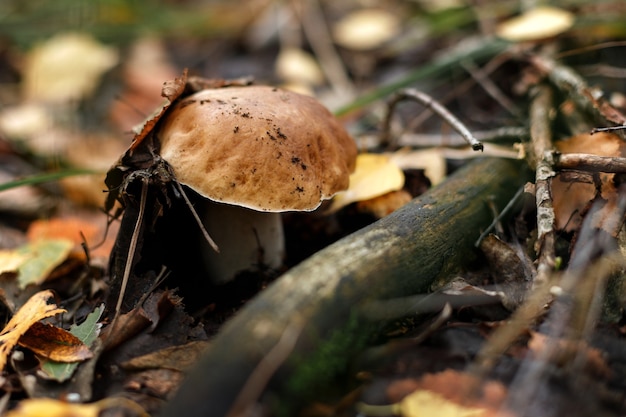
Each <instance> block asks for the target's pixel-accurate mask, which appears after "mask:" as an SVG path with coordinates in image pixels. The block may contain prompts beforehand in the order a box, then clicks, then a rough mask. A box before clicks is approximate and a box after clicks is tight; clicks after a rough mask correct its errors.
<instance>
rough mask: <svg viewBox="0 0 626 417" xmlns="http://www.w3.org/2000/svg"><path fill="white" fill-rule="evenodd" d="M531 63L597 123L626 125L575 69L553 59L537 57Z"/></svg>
mask: <svg viewBox="0 0 626 417" xmlns="http://www.w3.org/2000/svg"><path fill="white" fill-rule="evenodd" d="M530 62H531V63H532V64H533V65H534V66H535V67H536V68H537V69H539V70H540V71H541V72H543V73H544V74H545V75H546V76H547V77H548V78H549V79H550V81H551V82H552V83H553V84H554V85H555V86H556V87H557V88H558V89H559V90H561V91H563V92H564V93H565V94H567V95H568V96H569V97H570V98H571V99H572V100H573V101H574V103H576V106H577V107H578V108H580V109H581V110H582V111H584V112H585V113H587V114H590V115H592V117H593V119H594V121H595V123H597V124H598V125H602V126H604V125H606V124H607V123H612V124H614V125H619V126H622V125H626V116H624V115H623V114H621V113H620V112H619V111H618V110H617V109H616V108H614V107H613V106H611V104H610V103H608V102H607V101H606V100H604V99H602V92H601V91H598V90H596V89H591V88H589V86H588V85H587V83H586V82H585V80H584V79H583V78H582V77H581V76H580V75H578V73H576V72H575V71H574V70H573V69H571V68H570V67H567V66H565V65H562V64H560V63H558V62H557V61H555V60H553V59H552V58H549V57H546V56H540V55H535V56H533V57H532V58H531V60H530Z"/></svg>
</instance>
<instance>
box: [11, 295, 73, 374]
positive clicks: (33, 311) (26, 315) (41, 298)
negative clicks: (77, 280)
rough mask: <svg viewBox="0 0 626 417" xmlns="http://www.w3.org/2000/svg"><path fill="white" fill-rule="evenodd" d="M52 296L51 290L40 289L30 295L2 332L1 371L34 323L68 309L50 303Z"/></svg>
mask: <svg viewBox="0 0 626 417" xmlns="http://www.w3.org/2000/svg"><path fill="white" fill-rule="evenodd" d="M52 297H53V294H52V291H50V290H46V291H40V292H38V293H37V294H35V295H33V296H32V297H30V298H29V299H28V301H27V302H26V303H25V304H24V305H23V306H22V307H20V309H19V310H18V311H17V313H15V315H14V316H13V317H12V318H11V320H10V321H9V322H8V323H7V325H6V326H5V327H4V329H3V330H2V332H0V371H1V370H3V369H4V366H5V365H6V362H7V357H8V356H9V354H10V353H11V350H12V349H13V347H14V346H15V345H16V344H17V342H18V340H19V339H20V337H21V336H22V335H23V334H24V333H26V331H27V330H28V329H29V328H30V327H31V326H32V325H33V324H34V323H36V322H38V321H39V320H41V319H44V318H46V317H51V316H54V315H55V314H59V313H64V312H65V311H66V310H64V309H62V308H57V306H56V304H49V303H48V301H50V299H52Z"/></svg>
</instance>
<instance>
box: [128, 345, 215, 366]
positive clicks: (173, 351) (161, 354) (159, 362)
mask: <svg viewBox="0 0 626 417" xmlns="http://www.w3.org/2000/svg"><path fill="white" fill-rule="evenodd" d="M208 347H209V342H207V341H203V340H199V341H195V342H189V343H186V344H184V345H180V346H171V347H168V348H165V349H161V350H158V351H156V352H152V353H148V354H146V355H143V356H138V357H136V358H133V359H131V360H129V361H127V362H124V363H122V365H121V366H122V368H123V369H126V370H133V371H137V370H143V369H155V368H156V369H160V368H166V369H172V370H175V371H186V370H187V369H189V367H190V366H191V365H193V364H194V363H196V361H197V359H198V357H199V356H200V355H201V354H202V353H203V352H205V351H206V349H207V348H208Z"/></svg>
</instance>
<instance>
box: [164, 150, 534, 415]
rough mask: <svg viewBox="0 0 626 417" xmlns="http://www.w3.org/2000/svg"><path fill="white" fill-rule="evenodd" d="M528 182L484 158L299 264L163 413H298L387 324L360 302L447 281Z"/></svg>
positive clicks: (519, 171)
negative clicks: (496, 213) (255, 409)
mask: <svg viewBox="0 0 626 417" xmlns="http://www.w3.org/2000/svg"><path fill="white" fill-rule="evenodd" d="M527 178H528V175H527V173H526V170H525V169H524V168H523V164H522V163H521V162H520V161H512V160H504V159H479V160H477V161H474V162H472V163H470V164H468V165H467V166H466V167H464V168H462V169H460V170H458V171H457V172H456V173H455V174H453V175H452V176H451V177H450V178H449V179H448V180H447V181H445V182H444V183H443V184H441V185H440V186H438V187H436V188H434V189H432V190H430V191H429V192H427V193H426V194H424V195H422V196H420V197H418V198H417V199H415V200H413V201H412V202H410V203H409V204H407V205H406V206H404V207H402V208H401V209H399V210H397V211H396V212H394V213H392V214H391V215H389V216H387V217H385V218H383V219H381V220H379V221H377V222H375V223H373V224H372V225H370V226H368V227H365V228H363V229H361V230H359V231H357V232H355V233H353V234H351V235H350V236H347V237H345V238H343V239H341V240H339V241H337V242H336V243H334V244H332V245H330V246H328V247H327V248H325V249H323V250H321V251H320V252H318V253H316V254H315V255H313V256H311V257H310V258H309V259H307V260H305V261H303V262H302V263H301V264H299V265H297V266H295V267H294V268H292V269H291V270H289V271H288V272H287V273H285V274H284V275H282V276H281V277H279V278H278V279H277V280H276V281H275V282H274V283H273V284H272V285H271V286H270V287H268V288H267V289H266V290H264V291H263V292H262V293H260V294H259V295H258V296H257V297H256V298H255V299H253V300H252V301H251V302H249V304H247V305H246V306H245V307H244V308H243V309H242V310H241V311H239V312H238V314H237V315H236V316H235V317H234V318H233V319H232V320H231V321H229V322H228V323H226V324H225V325H224V327H223V328H222V330H221V331H220V333H219V334H218V335H217V336H216V338H215V339H214V340H213V341H212V343H211V347H210V348H209V350H208V352H207V354H206V355H205V356H204V358H203V359H202V360H201V361H200V362H199V363H198V364H196V366H194V367H193V369H192V370H190V373H189V375H188V377H187V379H186V381H185V382H184V383H183V384H182V386H181V388H180V389H179V391H178V393H177V394H176V396H175V398H174V399H173V400H172V401H171V402H170V403H169V404H168V405H167V406H166V408H165V410H164V413H163V415H164V416H167V417H178V416H181V415H183V416H188V417H195V416H198V417H200V416H203V417H206V416H219V417H222V416H226V415H247V412H248V411H249V410H250V408H247V407H251V406H254V405H255V404H256V406H258V405H259V404H262V406H263V407H267V408H269V410H270V413H271V414H272V415H276V414H278V415H295V411H296V410H297V409H298V407H299V406H300V405H302V403H303V402H304V401H305V400H306V397H307V396H308V395H311V394H313V395H316V393H319V388H320V387H324V386H328V385H329V384H332V381H335V380H336V378H337V377H339V376H342V375H346V373H347V372H348V371H349V365H350V360H351V359H354V357H355V355H357V354H358V352H359V351H360V350H361V349H362V348H363V347H364V346H366V345H367V343H368V342H369V341H370V338H371V337H372V335H373V334H375V332H376V330H377V329H380V326H381V325H382V324H383V323H373V322H371V321H368V320H367V319H366V318H365V317H364V315H363V314H362V313H361V312H362V306H363V305H364V304H365V303H366V302H368V301H372V300H381V299H389V298H393V297H400V296H407V295H411V294H418V293H425V292H427V291H429V289H431V288H432V287H433V285H438V284H439V283H441V282H442V281H445V279H446V278H447V277H449V276H450V274H451V273H453V272H454V271H455V270H457V269H458V268H459V267H461V266H463V265H464V264H466V263H467V262H468V261H470V260H471V259H472V258H473V256H474V254H475V251H474V243H475V241H476V239H477V238H478V237H479V235H480V234H481V232H482V231H483V230H484V229H485V228H486V227H487V226H488V225H489V224H490V222H491V221H492V220H493V219H492V212H491V210H490V209H489V205H488V201H492V202H493V203H494V204H495V206H496V207H497V208H499V209H502V208H503V207H504V206H505V205H506V204H507V203H508V202H509V200H510V199H511V198H512V196H513V195H514V194H515V192H516V191H517V190H518V188H519V187H520V186H521V185H522V184H523V183H524V181H525V180H526V179H527ZM289 338H291V339H292V340H293V341H294V343H293V344H292V343H289V342H285V340H288V339H289ZM244 387H245V388H244Z"/></svg>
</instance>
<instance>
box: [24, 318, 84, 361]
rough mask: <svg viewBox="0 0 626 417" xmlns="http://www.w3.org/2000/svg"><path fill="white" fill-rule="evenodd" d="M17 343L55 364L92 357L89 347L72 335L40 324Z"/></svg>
mask: <svg viewBox="0 0 626 417" xmlns="http://www.w3.org/2000/svg"><path fill="white" fill-rule="evenodd" d="M18 343H19V345H20V346H22V347H25V348H28V349H30V350H32V351H33V352H35V353H36V354H37V355H39V356H43V357H45V358H47V359H50V360H53V361H57V362H78V361H83V360H85V359H89V358H91V357H92V356H93V353H91V351H90V350H89V347H88V346H87V345H85V344H84V343H83V342H81V340H80V339H79V338H78V337H76V336H74V335H73V334H72V333H70V332H68V331H66V330H63V329H61V328H59V327H56V326H52V325H50V324H44V323H40V322H37V323H34V324H33V325H32V326H31V327H30V328H29V329H28V330H27V331H26V333H24V335H22V337H20V340H19V341H18Z"/></svg>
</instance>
